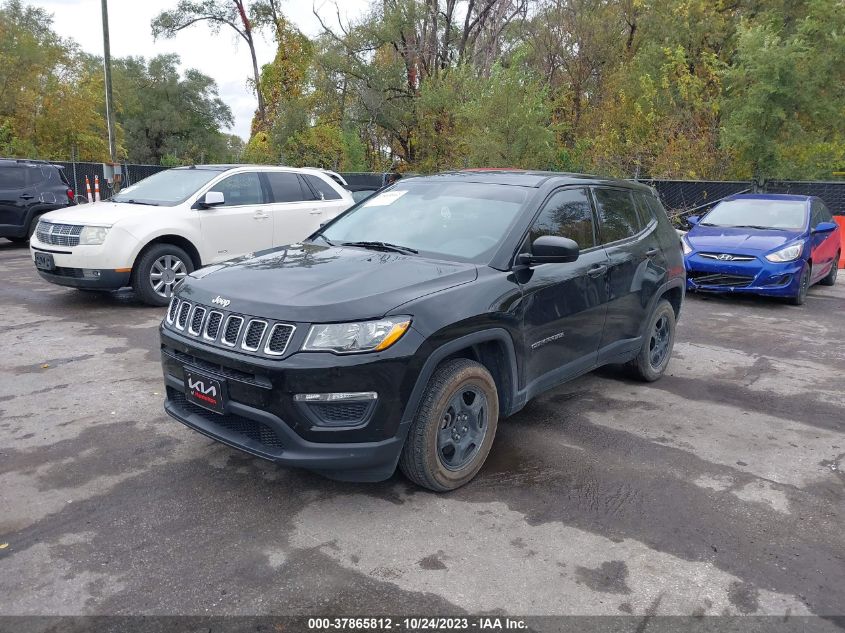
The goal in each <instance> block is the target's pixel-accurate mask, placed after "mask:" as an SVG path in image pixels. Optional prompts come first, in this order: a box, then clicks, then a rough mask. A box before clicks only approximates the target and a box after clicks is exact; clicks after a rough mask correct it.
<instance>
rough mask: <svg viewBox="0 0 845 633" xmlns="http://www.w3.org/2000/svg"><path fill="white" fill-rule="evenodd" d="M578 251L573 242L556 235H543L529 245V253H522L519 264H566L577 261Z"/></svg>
mask: <svg viewBox="0 0 845 633" xmlns="http://www.w3.org/2000/svg"><path fill="white" fill-rule="evenodd" d="M579 252H580V249H579V248H578V244H577V243H576V242H575V240H571V239H569V238H568V237H558V236H556V235H543V236H542V237H538V238H537V239H536V240H534V242H533V243H532V244H531V252H530V253H522V254H521V255H520V256H519V263H520V264H524V265H528V266H531V265H536V264H566V263H569V262H574V261H575V260H576V259H578V254H579Z"/></svg>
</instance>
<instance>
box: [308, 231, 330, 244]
mask: <svg viewBox="0 0 845 633" xmlns="http://www.w3.org/2000/svg"><path fill="white" fill-rule="evenodd" d="M314 237H319V238H321V239H322V240H323V241H324V242H325V243H326V244H328V245H329V246H334V242H332V241H331V240H330V239H329V238H327V237H326V236H325V235H323V234H322V233H317V234H316V235H315V236H314ZM310 241H313V240H309V242H310Z"/></svg>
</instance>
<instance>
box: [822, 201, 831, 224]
mask: <svg viewBox="0 0 845 633" xmlns="http://www.w3.org/2000/svg"><path fill="white" fill-rule="evenodd" d="M819 206H820V207H821V221H822V222H833V214H832V213H831V212H830V209H828V208H827V205H826V204H825V203H824V202H820V203H819Z"/></svg>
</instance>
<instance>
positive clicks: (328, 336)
mask: <svg viewBox="0 0 845 633" xmlns="http://www.w3.org/2000/svg"><path fill="white" fill-rule="evenodd" d="M410 325H411V317H407V316H395V317H386V318H384V319H379V320H377V321H363V322H360V323H328V324H318V325H312V326H311V330H310V331H309V332H308V338H306V339H305V345H304V346H303V347H302V349H303V350H305V351H308V352H336V353H338V354H349V353H355V352H380V351H382V350H385V349H387V348H388V347H390V346H391V345H393V344H394V343H395V342H396V341H398V340H399V339H400V338H402V335H403V334H404V333H405V332H406V331H407V330H408V328H409V327H410Z"/></svg>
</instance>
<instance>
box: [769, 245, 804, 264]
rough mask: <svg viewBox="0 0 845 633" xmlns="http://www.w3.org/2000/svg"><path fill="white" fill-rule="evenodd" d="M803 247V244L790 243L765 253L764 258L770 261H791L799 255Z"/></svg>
mask: <svg viewBox="0 0 845 633" xmlns="http://www.w3.org/2000/svg"><path fill="white" fill-rule="evenodd" d="M803 247H804V245H803V244H790V245H789V246H785V247H784V248H782V249H780V250H779V251H775V252H774V253H769V254H768V255H766V259H768V260H769V261H770V262H791V261H793V260H796V259H798V258H799V257H800V256H801V250H802V248H803Z"/></svg>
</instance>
